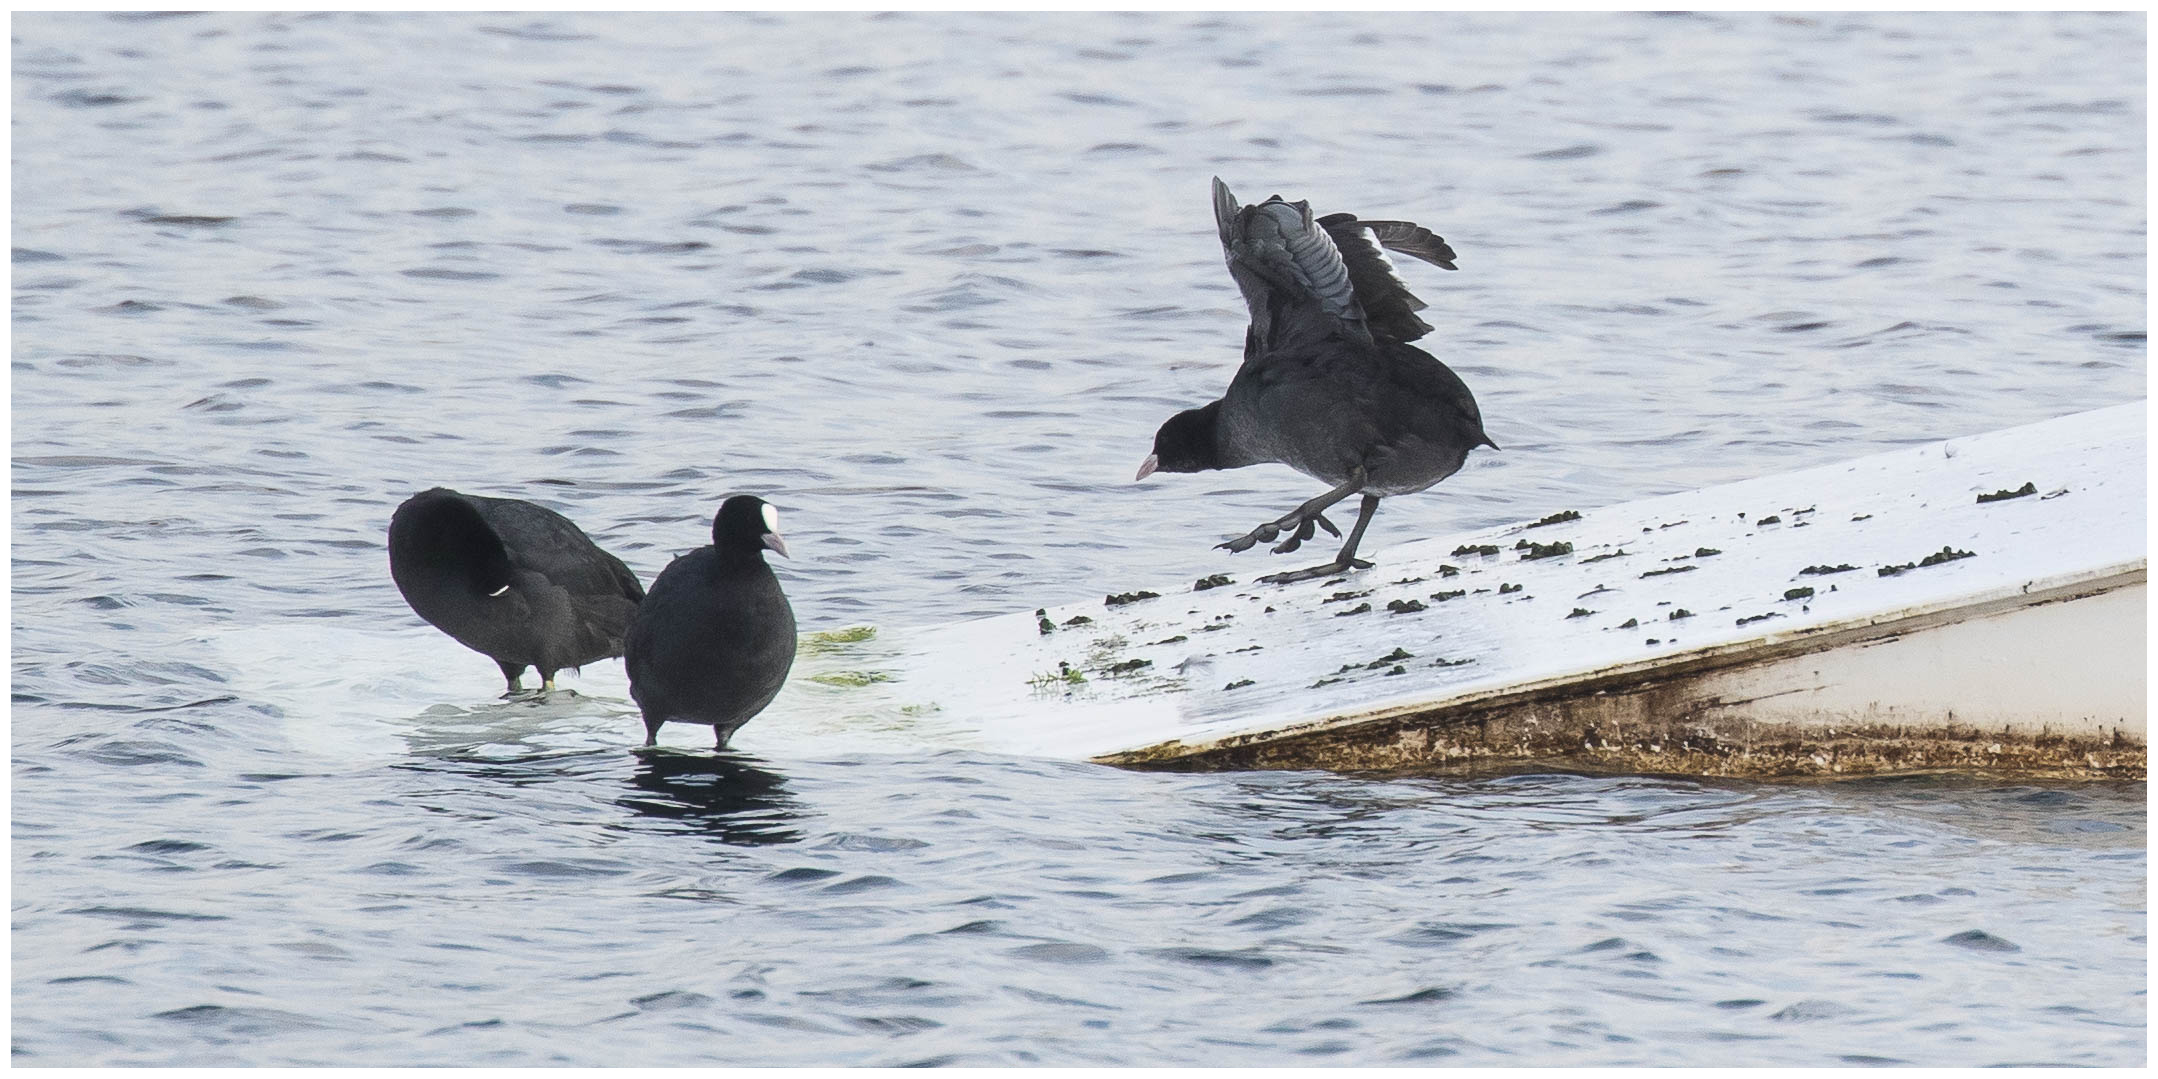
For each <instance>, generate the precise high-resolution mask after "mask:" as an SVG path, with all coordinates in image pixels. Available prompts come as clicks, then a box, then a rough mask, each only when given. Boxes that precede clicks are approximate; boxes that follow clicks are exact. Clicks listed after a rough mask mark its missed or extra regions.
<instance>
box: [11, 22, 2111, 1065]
mask: <svg viewBox="0 0 2158 1079" xmlns="http://www.w3.org/2000/svg"><path fill="white" fill-rule="evenodd" d="M13 29H14V42H13V61H14V68H13V80H14V81H13V88H14V99H13V100H14V112H13V136H14V161H13V183H14V204H13V214H12V220H13V262H14V273H13V278H12V285H13V287H12V298H13V310H12V319H13V326H12V328H13V331H14V341H13V349H12V367H13V372H12V373H13V387H12V399H11V404H12V416H13V447H12V449H13V490H12V501H11V506H12V515H11V516H12V542H13V548H12V554H13V577H12V583H13V617H12V631H13V648H12V660H13V683H14V685H13V689H14V706H13V723H12V728H11V732H12V738H11V748H12V751H13V798H12V805H11V810H12V819H13V829H14V830H13V880H12V883H13V923H12V925H13V934H12V937H11V941H12V955H11V958H12V970H13V982H12V985H13V1021H14V1022H13V1049H14V1054H15V1059H16V1060H17V1061H18V1062H23V1063H39V1064H121V1063H156V1064H179V1063H186V1064H228V1063H230V1064H243V1063H244V1064H272V1063H323V1064H407V1063H409V1064H420V1063H444V1064H486V1063H505V1064H550V1063H582V1064H624V1063H652V1064H690V1063H762V1064H814V1063H836V1064H854V1063H879V1064H901V1063H922V1062H930V1063H953V1064H986V1063H1031V1062H1042V1063H1056V1064H1091V1063H1119V1064H1136V1063H1188V1064H1227V1063H1239V1064H1250V1063H1292V1062H1313V1063H1327V1062H1333V1063H1354V1064H1376V1063H1400V1062H1409V1063H1418V1062H1422V1063H1433V1062H1438V1063H1479V1064H1529V1063H1559V1064H1624V1063H1637V1064H1718V1063H1746V1064H1770V1063H1776V1064H1838V1063H1871V1062H1903V1063H1914V1064H1988V1063H2078V1064H2111V1065H2129V1064H2138V1063H2141V1062H2142V1061H2143V1059H2144V1056H2145V1052H2146V1033H2145V1025H2144V1011H2145V999H2146V998H2145V993H2144V980H2145V970H2146V967H2145V963H2146V954H2147V943H2146V939H2145V936H2144V920H2145V915H2144V907H2145V894H2146V861H2145V856H2144V847H2145V842H2146V834H2147V833H2146V827H2145V796H2144V789H2143V787H2142V785H2140V784H2135V785H2125V786H2083V787H2066V788H2057V789H2040V788H2030V787H2011V786H2002V785H1999V784H1992V783H1986V782H1982V781H1978V780H1970V779H1963V780H1951V779H1909V780H1897V781H1871V782H1861V783H1842V784H1834V785H1823V786H1784V785H1748V784H1724V783H1716V784H1711V783H1700V782H1691V781H1686V780H1678V779H1623V778H1583V777H1569V776H1521V777H1512V778H1493V779H1441V778H1430V777H1367V776H1337V775H1327V774H1319V773H1273V774H1224V775H1165V774H1145V773H1131V772H1124V771H1118V770H1112V769H1105V768H1101V767H1096V766H1092V765H1085V764H1078V763H1066V762H1045V761H1035V760H1015V759H1007V758H998V757H987V756H981V755H975V754H968V753H960V752H952V751H939V750H937V749H935V748H934V747H923V746H916V745H910V744H907V743H906V742H905V741H904V740H901V739H897V738H894V737H893V736H892V735H891V734H890V732H884V731H877V730H868V729H860V730H856V729H850V728H849V726H848V724H847V723H845V722H843V721H841V719H839V718H835V717H844V715H845V714H846V712H845V710H846V691H845V689H844V688H843V687H832V686H822V685H816V684H812V683H807V682H803V681H798V682H797V683H796V684H795V685H792V686H790V687H789V689H788V691H787V692H786V693H785V694H784V695H783V696H782V697H781V698H780V700H779V701H778V702H777V703H776V704H775V705H774V706H773V708H772V709H771V710H770V711H769V712H767V713H766V714H765V715H764V716H763V717H761V718H760V719H759V720H758V721H757V722H756V723H753V724H752V725H750V726H749V727H748V728H746V729H745V730H744V732H743V733H742V735H741V736H740V737H739V738H738V739H737V743H736V744H737V747H738V750H739V752H738V753H736V754H735V755H732V756H728V757H723V758H714V757H712V756H710V755H709V753H708V752H706V751H702V750H698V749H696V748H695V741H696V740H695V738H694V737H691V736H690V735H689V734H674V733H672V732H670V738H669V741H670V742H675V743H676V744H677V746H678V748H677V749H675V750H671V751H666V752H661V753H657V754H650V755H638V754H633V753H632V752H630V747H631V746H632V745H634V743H635V742H637V741H638V740H639V737H638V736H639V734H640V733H641V732H640V731H639V729H638V725H637V723H636V720H635V718H634V709H633V708H632V707H631V706H630V704H629V703H628V700H627V697H626V693H625V686H624V683H623V679H622V676H621V671H620V665H619V664H618V663H616V662H613V661H608V662H606V663H602V664H595V665H594V666H592V667H589V668H586V669H585V671H584V672H583V673H582V675H581V676H568V677H566V679H565V685H567V686H569V687H571V688H573V689H574V690H575V691H576V692H575V693H571V694H557V695H556V696H555V697H554V698H552V699H550V700H547V701H512V702H502V701H497V700H495V699H494V697H493V693H494V692H495V691H496V690H497V689H498V688H499V683H498V681H497V677H496V675H495V673H494V671H493V667H492V664H490V663H489V662H488V661H487V660H485V659H484V658H482V657H479V656H477V655H475V654H473V653H470V652H467V651H464V650H463V649H461V648H459V647H458V646H457V645H455V644H454V643H452V642H450V641H449V640H448V639H447V638H444V637H442V636H441V635H440V634H438V633H435V632H434V631H433V630H431V629H429V628H428V627H426V626H425V625H424V624H422V623H420V622H419V621H418V620H417V619H416V618H414V617H413V616H412V615H411V613H410V612H409V610H408V609H407V608H406V607H405V606H404V604H403V602H402V600H401V599H400V598H399V597H398V595H397V593H396V591H395V589H394V588H393V587H392V586H391V584H390V582H389V578H388V574H387V570H386V564H385V560H384V555H383V548H382V536H383V529H384V527H385V526H386V523H387V521H388V518H389V514H390V511H391V509H392V508H393V507H394V506H395V505H396V504H397V503H398V502H399V501H400V500H402V499H403V498H404V497H405V496H406V495H408V494H410V493H412V492H413V491H415V490H417V489H420V488H423V487H426V486H430V485H434V484H445V485H449V486H454V487H458V488H461V489H465V490H471V491H477V492H484V493H490V494H505V495H516V496H521V497H528V498H533V499H535V500H538V501H541V502H543V503H546V504H548V505H551V506H554V507H555V508H558V509H560V510H562V511H564V512H565V513H568V514H569V515H570V516H572V517H573V518H575V519H576V520H577V521H579V522H580V523H581V524H583V525H584V526H585V528H586V529H587V530H589V531H590V532H592V533H593V534H594V536H595V537H597V538H598V539H600V541H601V542H602V543H604V544H605V545H607V546H608V547H609V548H610V549H612V550H614V551H616V552H617V553H619V554H621V555H622V556H623V557H624V558H625V560H627V561H628V562H629V564H630V565H631V566H632V567H633V568H634V569H636V570H637V571H638V572H639V573H640V574H641V575H643V576H644V577H645V578H646V579H647V580H649V579H650V577H651V576H652V574H654V573H656V572H657V571H658V569H659V568H660V567H661V566H662V565H663V564H664V563H665V562H666V560H667V559H668V558H669V557H671V555H673V554H674V553H676V552H679V551H681V550H685V549H687V548H689V547H692V546H695V545H697V544H698V543H700V542H701V541H702V537H703V535H704V533H705V529H706V522H708V521H709V518H710V514H711V512H712V509H713V507H714V506H715V505H716V503H717V502H718V500H719V499H720V498H721V497H723V496H724V495H726V494H728V493H730V492H733V491H738V490H748V491H755V492H759V493H763V494H765V495H766V496H767V497H768V498H771V499H772V500H773V501H774V502H775V503H777V504H779V505H781V506H782V507H783V509H784V510H785V512H786V514H787V524H788V526H789V527H788V533H789V538H790V542H791V543H792V544H793V546H794V549H795V551H796V554H797V556H798V557H797V560H795V561H793V562H789V563H787V564H785V565H784V566H783V567H782V568H781V576H782V579H783V580H784V582H785V584H786V587H787V588H788V590H789V592H790V594H791V595H792V596H793V598H794V603H795V607H796V610H797V612H798V614H799V616H800V618H801V620H802V623H803V625H804V628H805V629H809V630H825V629H832V628H836V627H840V626H846V625H853V624H875V625H882V626H910V625H924V624H933V623H939V622H946V621H951V620H954V619H959V618H965V617H970V616H978V615H986V614H993V613H1001V612H1004V611H1007V610H1011V609H1017V608H1022V607H1033V606H1038V605H1041V604H1042V603H1043V602H1054V601H1056V600H1060V599H1066V598H1072V597H1078V596H1085V595H1089V594H1098V593H1100V592H1102V591H1103V590H1104V589H1105V588H1107V587H1111V586H1122V587H1131V586H1139V585H1145V584H1149V583H1158V582H1162V581H1177V580H1189V579H1191V578H1193V577H1196V576H1199V575H1203V574H1205V573H1210V572H1216V571H1219V570H1223V569H1230V568H1233V566H1232V565H1228V564H1225V560H1227V559H1229V556H1228V555H1226V554H1225V553H1223V552H1218V551H1213V550H1210V549H1209V548H1210V545H1211V544H1212V543H1214V542H1216V541H1218V540H1220V539H1222V538H1225V537H1227V536H1228V535H1231V534H1234V533H1239V532H1242V531H1243V530H1244V529H1246V528H1248V527H1250V526H1251V525H1253V524H1255V523H1257V522H1258V521H1259V520H1261V519H1264V518H1268V517H1272V516H1274V515H1276V514H1278V513H1279V512H1280V511H1282V510H1283V509H1286V508H1287V507H1288V506H1289V505H1291V504H1293V503H1294V502H1295V501H1298V500H1300V499H1302V498H1304V497H1307V496H1308V495H1310V494H1312V493H1315V489H1314V488H1313V487H1312V485H1311V483H1310V481H1307V480H1304V479H1302V478H1300V477H1297V476H1295V475H1294V474H1292V473H1290V472H1288V471H1287V470H1286V469H1281V468H1260V469H1249V470H1243V471H1237V472H1230V473H1217V474H1212V475H1206V476H1170V477H1160V478H1157V479H1156V480H1153V481H1150V482H1149V483H1147V484H1141V485H1133V484H1131V483H1130V482H1128V481H1129V477H1130V476H1131V473H1132V470H1133V469H1134V468H1135V467H1136V465H1137V463H1138V461H1139V459H1140V458H1141V457H1143V456H1144V455H1145V453H1146V450H1147V446H1148V441H1149V439H1150V438H1151V435H1152V432H1153V429H1154V427H1155V426H1156V425H1157V424H1158V423H1159V422H1160V421H1161V419H1162V418H1163V417H1165V416H1166V415H1167V414H1169V413H1170V412H1172V411H1174V410H1176V409H1178V408H1182V407H1188V406H1190V405H1194V404H1197V403H1200V402H1203V401H1205V400H1207V399H1209V398H1211V397H1212V396H1214V395H1215V394H1217V393H1218V392H1219V390H1220V388H1221V387H1222V386H1223V385H1224V384H1225V383H1226V381H1227V379H1228V376H1229V373H1230V371H1231V370H1232V369H1233V367H1234V365H1235V363H1236V361H1237V358H1238V349H1239V345H1240V343H1241V334H1240V330H1241V325H1242V319H1243V311H1242V306H1241V303H1240V301H1239V300H1238V298H1237V296H1236V294H1235V292H1234V290H1233V288H1232V286H1231V285H1230V283H1229V280H1228V277H1227V274H1226V273H1225V272H1224V271H1223V269H1222V266H1221V262H1220V253H1219V248H1218V245H1217V243H1216V241H1215V239H1214V235H1213V228H1212V222H1211V220H1210V214H1209V211H1208V203H1207V197H1206V180H1207V177H1208V176H1209V175H1213V174H1219V175H1221V176H1222V177H1223V178H1224V179H1225V180H1227V181H1228V182H1229V183H1230V184H1231V186H1232V187H1234V188H1235V189H1236V190H1237V191H1238V193H1239V194H1241V195H1243V196H1245V197H1246V198H1250V199H1257V198H1263V197H1264V196H1265V195H1267V194H1270V193H1273V192H1276V191H1279V192H1280V193H1282V194H1284V195H1286V196H1288V197H1292V198H1295V197H1306V198H1309V199H1311V200H1312V201H1313V202H1314V204H1315V206H1316V208H1317V209H1319V210H1320V211H1322V212H1324V211H1330V210H1336V209H1345V210H1350V211H1354V212H1359V213H1363V214H1366V215H1369V216H1400V217H1408V218H1412V219H1414V220H1417V221H1420V222H1422V223H1424V224H1426V225H1428V226H1430V227H1432V228H1434V229H1435V230H1437V231H1439V232H1440V233H1442V234H1443V235H1444V236H1445V237H1446V238H1447V239H1448V241H1450V242H1451V243H1452V244H1453V246H1454V247H1455V248H1456V250H1457V251H1459V252H1460V256H1461V257H1460V265H1461V270H1460V272H1458V273H1451V274H1449V273H1445V272H1443V271H1439V270H1435V269H1432V268H1429V267H1424V266H1422V265H1420V264H1417V265H1411V266H1408V267H1406V268H1405V269H1404V271H1403V273H1404V275H1405V276H1406V277H1408V278H1409V280H1410V282H1411V284H1412V286H1413V287H1415V289H1416V290H1417V291H1418V292H1419V293H1420V294H1421V295H1423V296H1424V297H1425V298H1426V299H1427V300H1429V301H1430V302H1431V309H1430V310H1429V311H1427V312H1425V317H1426V318H1427V319H1428V320H1429V321H1431V322H1432V323H1433V324H1434V325H1436V326H1437V327H1438V330H1437V332H1435V333H1434V334H1433V335H1432V336H1431V337H1430V338H1428V339H1427V340H1426V341H1424V342H1422V343H1423V344H1424V345H1425V346H1426V347H1428V348H1429V349H1431V350H1432V351H1433V352H1434V353H1435V354H1437V355H1439V356H1440V357H1441V358H1442V359H1445V360H1446V361H1447V362H1448V363H1449V364H1451V365H1452V366H1453V367H1454V368H1455V369H1456V370H1457V371H1458V372H1460V373H1461V374H1462V376H1463V377H1464V378H1465V379H1466V380H1467V381H1468V383H1469V384H1470V386H1471V387H1472V388H1473V389H1474V390H1475V392H1476V394H1477V395H1478V399H1479V400H1480V401H1481V402H1482V405H1483V409H1484V412H1485V415H1486V417H1487V422H1488V426H1489V429H1490V431H1491V433H1492V435H1493V437H1494V439H1495V440H1496V441H1497V442H1498V443H1499V444H1500V445H1502V446H1504V447H1506V448H1505V450H1504V451H1502V452H1499V453H1482V454H1479V455H1478V456H1476V457H1474V458H1473V459H1472V460H1471V463H1470V466H1469V467H1468V468H1467V469H1465V470H1464V471H1463V472H1462V473H1461V474H1460V475H1457V476H1455V477H1454V478H1453V479H1451V480H1449V481H1447V482H1446V483H1445V484H1444V485H1442V486H1441V487H1439V488H1436V489H1434V490H1433V491H1431V492H1429V493H1427V494H1424V495H1419V496H1413V497H1404V498H1398V499H1392V500H1389V501H1388V503H1387V505H1386V508H1385V510H1384V511H1383V512H1382V513H1381V514H1380V515H1379V517H1378V519H1377V521H1376V522H1375V524H1374V525H1373V530H1372V533H1371V537H1370V538H1369V539H1368V540H1367V541H1366V544H1367V546H1366V550H1367V551H1368V552H1372V553H1376V554H1377V555H1378V556H1380V557H1381V558H1383V557H1384V553H1385V550H1386V548H1387V546H1388V545H1389V544H1391V543H1395V542H1399V541H1400V540H1402V539H1405V538H1408V537H1412V536H1424V535H1431V534H1440V533H1444V532H1448V531H1452V530H1455V529H1465V528H1473V527H1481V526H1486V525H1491V524H1495V523H1499V522H1503V521H1508V520H1514V519H1520V518H1527V517H1533V516H1538V515H1542V514H1545V513H1549V512H1551V511H1553V510H1555V509H1559V508H1563V507H1568V506H1579V507H1584V508H1586V507H1592V506H1596V505H1602V504H1607V503H1610V502H1614V501H1621V500H1625V499H1631V498H1637V497H1643V496H1648V495H1653V494H1660V493H1666V492H1669V491H1673V490H1680V489H1684V488H1688V487H1693V486H1699V485H1704V484H1710V483H1717V482H1722V481H1727V480H1733V479H1739V478H1744V477H1748V476H1754V475H1760V474H1764V473H1768V472H1774V471H1780V470H1784V469H1788V468H1794V467H1799V466H1803V465H1808V464H1817V463H1823V462H1827V461H1832V460H1837V459H1840V458H1845V457H1852V456H1858V455H1861V454H1864V453H1867V452H1871V451H1876V450H1880V449H1885V448H1888V447H1892V446H1895V445H1899V444H1906V443H1911V442H1917V441H1924V440H1929V439H1935V438H1941V437H1946V436H1951V435H1959V434H1968V433H1972V432H1976V431H1981V430H1986V429H1991V428H1996V427H2002V426H2008V425H2012V424H2017V423H2024V422H2030V421H2035V420H2039V419H2044V418H2048V417H2051V416H2056V415H2060V414H2064V413H2068V412H2073V411H2078V410H2082V409H2088V408H2095V407H2100V406H2104V405H2108V404H2114V403H2118V402H2121V401H2127V400H2134V399H2137V398H2140V397H2141V396H2142V395H2143V393H2144V379H2145V344H2144V333H2145V300H2146V297H2145V267H2146V262H2147V260H2146V245H2145V236H2144V234H2145V227H2146V208H2145V202H2144V187H2145V175H2146V173H2145V154H2146V146H2145V140H2144V131H2145V111H2144V50H2145V22H2144V19H2143V17H2142V16H2140V15H2117V16H2005V15H2004V16H1945V17H1944V16H1929V17H1893V16H1875V15H1859V16H1824V17H1818V18H1773V17H1768V16H1736V15H1734V16H1709V17H1675V18H1657V17H1648V16H1583V17H1566V18H1551V17H1545V18H1517V17H1507V16H1449V15H1394V16H1356V17H1343V16H1324V17H1319V16H1293V15H1278V16H1260V15H1206V16H1190V15H1144V16H1117V15H1087V16H1069V17H1048V16H1035V17H1022V16H991V15H968V16H929V15H901V16H892V17H869V16H853V15H847V16H708V17H707V16H649V17H602V16H569V15H564V16H545V17H527V16H510V15H459V16H445V17H414V16H405V15H315V16H273V15H255V14H237V15H212V16H192V17H171V18H150V17H123V18H109V17H104V16H91V15H18V16H16V17H15V19H14V21H13ZM1254 558H1263V556H1262V555H1259V554H1256V553H1253V554H1246V555H1242V556H1238V559H1239V560H1238V561H1236V562H1235V563H1234V565H1241V566H1246V567H1247V568H1248V567H1249V565H1251V563H1250V562H1249V561H1248V560H1250V559H1254Z"/></svg>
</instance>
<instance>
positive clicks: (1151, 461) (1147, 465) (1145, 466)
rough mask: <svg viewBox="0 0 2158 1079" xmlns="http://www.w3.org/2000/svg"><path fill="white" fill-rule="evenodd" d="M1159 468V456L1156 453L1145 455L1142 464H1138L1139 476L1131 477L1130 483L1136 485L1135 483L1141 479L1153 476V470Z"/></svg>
mask: <svg viewBox="0 0 2158 1079" xmlns="http://www.w3.org/2000/svg"><path fill="white" fill-rule="evenodd" d="M1160 467H1161V454H1158V453H1150V454H1147V455H1146V460H1145V461H1143V462H1141V463H1140V465H1139V474H1138V475H1136V476H1133V477H1132V478H1131V481H1132V482H1133V483H1137V482H1139V481H1140V480H1143V479H1145V478H1147V477H1148V476H1151V475H1153V474H1154V470H1155V469H1157V468H1160Z"/></svg>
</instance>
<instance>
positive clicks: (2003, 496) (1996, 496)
mask: <svg viewBox="0 0 2158 1079" xmlns="http://www.w3.org/2000/svg"><path fill="white" fill-rule="evenodd" d="M2037 493H2038V484H2037V483H2036V482H2035V481H2031V482H2026V483H2024V485H2023V486H2021V487H2018V488H2016V489H2015V490H2013V491H2010V490H2006V489H2003V490H1999V491H1995V492H1993V493H1992V494H1990V495H1979V496H1978V502H1979V504H1981V505H1983V504H1985V503H1987V502H2006V501H2008V500H2009V499H2011V498H2022V497H2023V496H2024V495H2035V494H2037Z"/></svg>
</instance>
